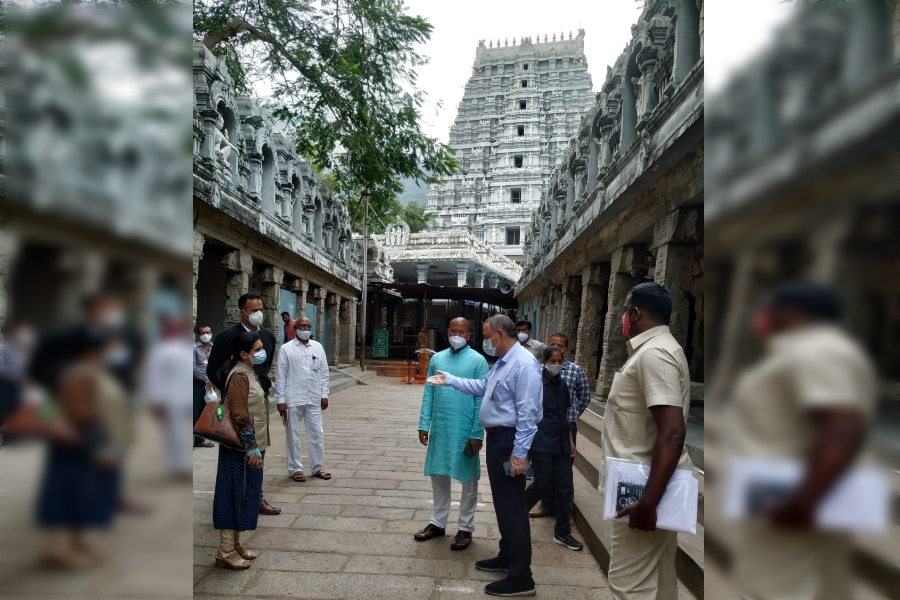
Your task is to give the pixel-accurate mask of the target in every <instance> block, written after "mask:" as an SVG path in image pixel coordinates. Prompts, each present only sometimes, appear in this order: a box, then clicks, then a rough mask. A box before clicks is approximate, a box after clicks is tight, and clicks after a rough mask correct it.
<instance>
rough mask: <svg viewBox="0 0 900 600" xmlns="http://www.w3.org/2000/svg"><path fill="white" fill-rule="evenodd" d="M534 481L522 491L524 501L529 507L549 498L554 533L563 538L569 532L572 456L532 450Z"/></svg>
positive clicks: (529, 508)
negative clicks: (552, 513)
mask: <svg viewBox="0 0 900 600" xmlns="http://www.w3.org/2000/svg"><path fill="white" fill-rule="evenodd" d="M531 464H533V465H534V483H532V484H531V485H529V486H528V489H526V490H525V504H527V505H528V510H531V509H532V507H534V505H535V504H537V503H538V500H541V499H542V498H552V499H553V505H552V506H554V510H555V512H556V527H555V529H554V533H555V534H556V535H557V536H558V537H564V536H567V535H569V534H570V533H572V528H571V527H570V526H569V517H571V516H572V512H571V508H572V497H573V491H574V488H573V487H572V457H570V456H565V455H562V454H548V453H546V452H532V453H531Z"/></svg>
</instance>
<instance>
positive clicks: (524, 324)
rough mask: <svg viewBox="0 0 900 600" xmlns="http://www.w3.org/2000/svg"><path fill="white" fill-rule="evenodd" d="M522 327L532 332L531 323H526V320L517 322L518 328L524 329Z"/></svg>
mask: <svg viewBox="0 0 900 600" xmlns="http://www.w3.org/2000/svg"><path fill="white" fill-rule="evenodd" d="M522 326H525V327H527V328H528V329H529V330H531V321H526V320H525V319H520V320H519V321H518V322H516V327H522Z"/></svg>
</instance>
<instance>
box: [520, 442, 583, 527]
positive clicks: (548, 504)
mask: <svg viewBox="0 0 900 600" xmlns="http://www.w3.org/2000/svg"><path fill="white" fill-rule="evenodd" d="M572 441H573V442H575V448H576V450H577V449H578V431H573V432H572ZM574 468H575V459H574V458H572V457H569V481H570V482H572V499H571V501H570V502H569V516H572V515H574V514H575V484H574V481H573V480H574V477H573V476H572V469H574ZM535 477H536V476H535ZM540 500H541V506H543V507H544V508H546V509H547V510H549V511H550V512H555V511H556V497H555V496H554V494H553V490H552V489H551V490H546V491H542V492H541V498H540ZM529 510H530V508H529Z"/></svg>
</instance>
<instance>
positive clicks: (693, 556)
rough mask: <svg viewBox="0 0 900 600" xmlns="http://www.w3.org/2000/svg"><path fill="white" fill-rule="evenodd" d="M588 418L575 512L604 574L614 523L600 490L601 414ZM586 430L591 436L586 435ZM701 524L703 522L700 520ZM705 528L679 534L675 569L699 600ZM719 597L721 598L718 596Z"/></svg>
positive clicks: (578, 444) (579, 453)
mask: <svg viewBox="0 0 900 600" xmlns="http://www.w3.org/2000/svg"><path fill="white" fill-rule="evenodd" d="M585 415H588V419H587V420H588V421H589V424H587V426H585V427H584V428H582V423H583V421H584V415H582V418H581V420H579V422H578V440H577V441H576V444H575V445H576V447H577V450H578V451H577V454H576V455H575V469H574V476H575V512H576V523H577V524H578V528H579V529H580V530H581V532H582V533H583V534H584V538H585V543H588V547H589V548H590V549H591V552H593V553H594V556H596V557H597V561H598V562H599V563H600V568H602V569H603V572H604V573H607V574H608V572H609V545H610V541H611V539H612V522H611V521H606V520H604V519H603V499H602V497H601V496H600V492H599V490H598V484H599V482H600V476H601V471H600V468H601V463H602V458H603V454H602V451H601V449H600V446H599V445H598V444H596V443H594V441H593V440H594V439H597V440H598V441H599V437H598V436H599V431H600V429H601V428H599V427H598V425H597V420H599V421H600V422H601V423H602V420H601V419H600V418H599V417H598V416H597V415H589V414H588V413H587V412H585ZM583 429H584V430H585V431H586V433H587V435H582V431H583ZM698 521H699V519H698ZM703 565H704V558H703V525H702V523H698V525H697V534H696V535H688V534H682V533H679V534H678V552H677V554H676V557H675V570H676V572H677V573H678V579H679V580H680V581H681V582H682V583H683V584H684V586H685V587H686V588H687V589H688V590H689V591H690V593H691V594H692V595H693V596H694V597H695V598H697V599H698V600H703V594H704V591H703ZM717 598H718V597H717Z"/></svg>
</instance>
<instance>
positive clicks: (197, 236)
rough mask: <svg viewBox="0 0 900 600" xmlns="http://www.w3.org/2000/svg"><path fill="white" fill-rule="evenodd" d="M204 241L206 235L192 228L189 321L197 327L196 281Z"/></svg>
mask: <svg viewBox="0 0 900 600" xmlns="http://www.w3.org/2000/svg"><path fill="white" fill-rule="evenodd" d="M205 243H206V237H205V236H204V235H203V234H202V233H200V232H199V231H196V230H194V261H193V270H194V287H193V288H192V290H193V291H192V295H193V312H192V313H191V315H192V320H191V322H192V323H193V324H194V327H197V281H198V280H199V278H200V261H201V260H203V245H204V244H205Z"/></svg>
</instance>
